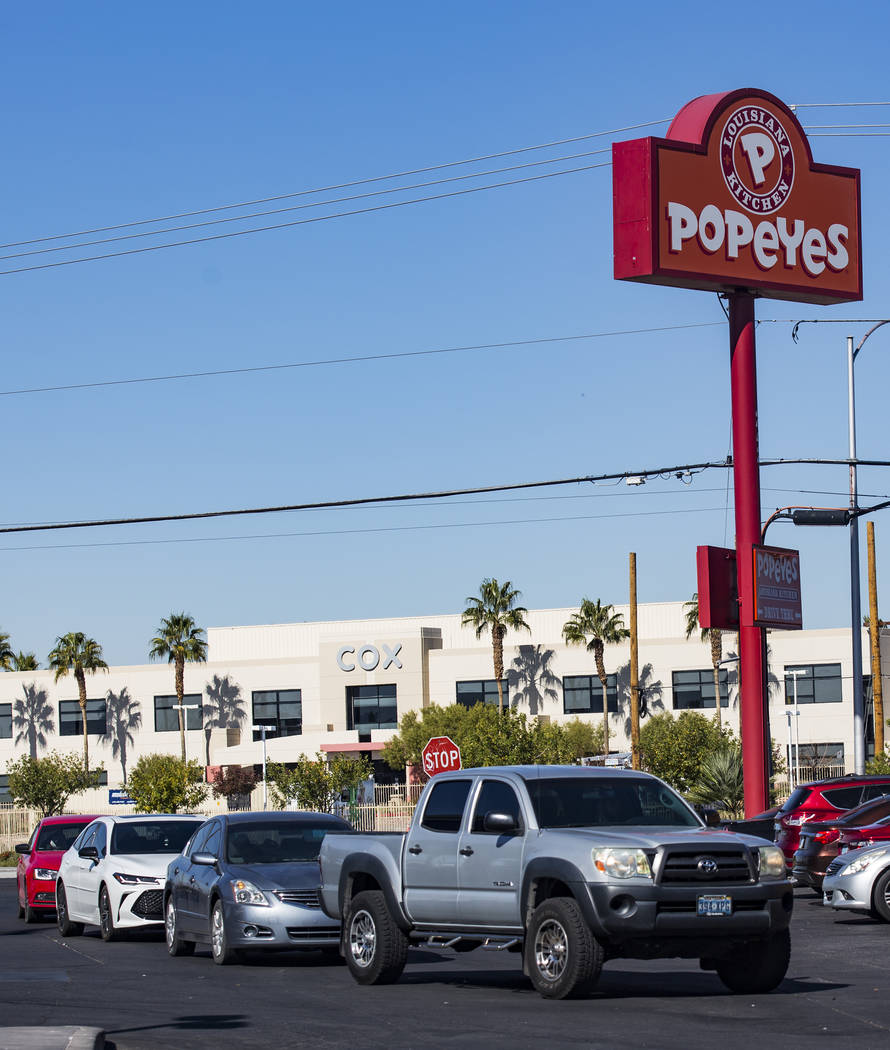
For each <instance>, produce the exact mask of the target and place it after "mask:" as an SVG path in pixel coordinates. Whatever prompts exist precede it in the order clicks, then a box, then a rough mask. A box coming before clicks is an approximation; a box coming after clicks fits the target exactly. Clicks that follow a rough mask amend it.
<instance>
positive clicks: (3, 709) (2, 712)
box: [0, 704, 12, 740]
mask: <svg viewBox="0 0 890 1050" xmlns="http://www.w3.org/2000/svg"><path fill="white" fill-rule="evenodd" d="M11 736H12V704H0V740H9V739H10V737H11Z"/></svg>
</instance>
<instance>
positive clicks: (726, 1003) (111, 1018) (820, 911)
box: [0, 879, 890, 1050]
mask: <svg viewBox="0 0 890 1050" xmlns="http://www.w3.org/2000/svg"><path fill="white" fill-rule="evenodd" d="M14 887H15V883H14V881H13V880H11V879H3V880H0V934H2V938H3V941H2V943H3V951H2V952H0V1004H2V1006H0V1016H2V1019H3V1020H2V1022H0V1024H3V1025H92V1026H98V1027H100V1028H103V1029H104V1030H105V1032H106V1037H107V1044H106V1045H108V1046H111V1047H116V1048H117V1050H144V1048H149V1047H151V1048H157V1047H159V1046H176V1047H177V1048H183V1050H190V1048H209V1047H213V1048H218V1047H219V1046H220V1044H221V1043H224V1044H225V1045H227V1046H238V1047H241V1046H254V1045H259V1046H276V1047H292V1046H293V1047H295V1046H307V1047H313V1048H314V1050H327V1048H338V1050H339V1048H344V1050H346V1048H348V1050H357V1048H360V1050H374V1048H377V1047H381V1048H382V1047H387V1048H396V1050H398V1048H414V1047H416V1048H418V1050H419V1048H443V1050H445V1048H447V1050H454V1048H461V1050H462V1048H470V1047H473V1048H477V1047H484V1048H485V1050H498V1048H509V1050H519V1048H523V1047H535V1048H540V1047H541V1046H556V1047H597V1048H600V1047H602V1048H611V1047H615V1048H621V1050H627V1047H628V1046H629V1045H632V1046H635V1047H653V1048H659V1050H665V1048H675V1047H676V1048H680V1047H682V1048H684V1050H686V1048H688V1047H690V1046H693V1047H719V1048H720V1050H735V1048H739V1050H742V1048H744V1050H751V1047H759V1046H764V1047H765V1046H769V1045H773V1044H774V1043H775V1042H776V1040H777V1039H778V1040H779V1041H780V1042H781V1045H782V1047H783V1050H788V1048H795V1047H811V1046H812V1045H813V1044H816V1045H821V1046H831V1047H833V1048H834V1047H844V1048H845V1047H850V1048H853V1047H855V1048H857V1050H869V1048H872V1047H874V1048H878V1047H881V1048H886V1047H887V1046H890V981H888V958H890V953H888V948H890V926H887V925H884V924H882V923H876V922H873V921H872V920H870V919H868V918H866V917H859V916H849V915H837V916H836V915H835V914H834V913H832V912H830V911H828V910H827V909H825V908H823V907H822V905H821V903H820V902H819V900H818V899H817V898H816V897H815V896H814V895H813V894H812V893H811V892H810V891H798V892H797V894H796V901H795V917H794V920H793V924H792V936H793V949H792V958H791V967H790V970H789V973H788V977H787V978H786V980H785V982H784V983H783V984H782V985H781V987H780V988H779V989H778V990H777V991H776V992H773V993H772V994H771V995H763V996H747V997H746V996H733V995H730V994H728V993H727V992H726V991H725V989H724V988H723V986H722V985H721V984H720V982H719V980H718V979H717V977H716V976H715V975H713V974H710V973H704V972H702V971H700V970H699V969H698V967H697V964H695V963H692V962H689V961H684V960H668V961H656V962H650V963H643V962H624V961H620V960H618V961H614V962H611V963H607V965H606V967H605V969H604V971H603V977H602V979H601V981H600V984H599V986H598V990H597V993H596V994H595V996H594V997H593V998H591V999H588V1000H584V1001H578V1002H548V1001H546V1000H543V999H541V998H540V997H539V996H538V995H537V994H536V993H535V992H534V991H533V990H532V988H531V984H530V983H529V981H528V980H526V978H525V977H523V976H522V973H521V969H520V963H519V957H518V956H517V955H512V954H507V953H496V952H482V951H476V952H473V953H470V954H467V955H460V956H459V955H455V954H453V953H451V952H433V951H427V950H424V949H416V950H414V951H412V953H411V955H410V957H409V963H408V967H407V969H406V971H405V974H404V976H403V977H402V979H401V981H400V982H399V983H398V984H396V985H392V986H389V987H379V988H362V987H359V986H358V985H356V984H355V983H354V982H353V980H352V978H351V977H350V976H349V974H348V972H347V971H346V969H345V967H343V966H342V965H336V964H335V965H327V964H325V963H323V962H321V961H320V958H319V957H318V956H316V955H314V954H311V953H307V954H305V955H301V954H299V953H287V954H283V955H260V954H258V955H255V956H253V958H252V959H251V961H250V962H249V963H248V964H247V965H243V966H232V967H218V966H214V965H213V963H212V962H211V960H210V956H209V953H208V952H206V951H201V950H200V949H199V951H198V953H197V954H196V955H195V956H193V957H189V958H182V959H171V958H169V957H168V955H167V952H166V950H165V947H164V943H163V937H162V935H161V934H154V933H148V932H142V931H140V932H139V933H138V934H136V935H134V936H133V937H132V938H131V939H128V940H124V941H121V942H119V943H117V942H116V943H112V944H104V943H103V942H102V941H101V940H100V939H99V936H98V932H96V931H91V932H88V933H87V934H86V935H85V936H83V937H80V938H74V939H71V940H69V941H67V942H65V941H63V940H62V939H61V938H60V937H59V935H58V933H57V932H56V928H55V924H54V923H50V922H46V923H41V924H38V925H35V926H26V925H25V924H24V923H23V922H22V921H20V920H18V919H16V911H15V889H14Z"/></svg>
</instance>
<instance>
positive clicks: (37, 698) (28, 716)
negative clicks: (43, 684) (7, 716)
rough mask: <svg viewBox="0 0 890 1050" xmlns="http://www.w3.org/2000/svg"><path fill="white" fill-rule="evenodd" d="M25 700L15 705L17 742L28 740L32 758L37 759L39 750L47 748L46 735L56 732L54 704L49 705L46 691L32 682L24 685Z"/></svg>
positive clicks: (13, 719) (14, 721) (14, 717)
mask: <svg viewBox="0 0 890 1050" xmlns="http://www.w3.org/2000/svg"><path fill="white" fill-rule="evenodd" d="M22 692H23V693H24V694H25V698H24V700H16V702H15V704H13V709H12V710H13V714H12V724H13V726H14V727H15V728H16V729H17V730H18V733H17V734H16V738H15V742H16V743H17V744H24V742H25V741H26V740H27V742H28V751H29V753H30V755H31V758H37V748H38V747H41V748H42V747H46V734H47V733H52V732H53V731H54V730H55V723H54V722H53V708H52V704H50V703H48V700H47V695H46V690H45V689H38V688H37V685H36V684H35V683H34V682H32V683H31V684H30V685H23V686H22Z"/></svg>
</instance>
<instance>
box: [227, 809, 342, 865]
mask: <svg viewBox="0 0 890 1050" xmlns="http://www.w3.org/2000/svg"><path fill="white" fill-rule="evenodd" d="M344 827H346V825H344V824H342V823H340V822H339V821H336V820H331V819H328V820H317V821H312V822H311V823H310V822H308V821H306V822H303V821H301V822H299V823H297V822H296V821H284V820H280V821H276V820H264V821H261V822H257V823H253V822H251V823H250V824H246V823H245V824H239V825H237V826H235V827H230V828H229V835H228V841H227V842H226V860H228V861H229V863H230V864H287V863H290V862H293V861H301V860H304V861H305V860H318V852H319V850H320V849H321V840H322V839H323V838H324V837H325V834H326V833H327V832H328V831H332V830H335V829H336V830H338V831H342V830H343V829H344Z"/></svg>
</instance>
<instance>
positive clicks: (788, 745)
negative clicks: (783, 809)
mask: <svg viewBox="0 0 890 1050" xmlns="http://www.w3.org/2000/svg"><path fill="white" fill-rule="evenodd" d="M795 684H796V681H795ZM785 722H786V728H787V730H788V734H787V742H786V745H785V751H786V754H787V757H788V786H789V788H790V789H791V791H793V790H794V789H795V788H796V787H797V784H795V783H794V769H793V765H792V756H793V754H794V752H793V751H792V749H791V712H790V711H788V710H786V711H785ZM790 793H791V792H790V791H789V794H790Z"/></svg>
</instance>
